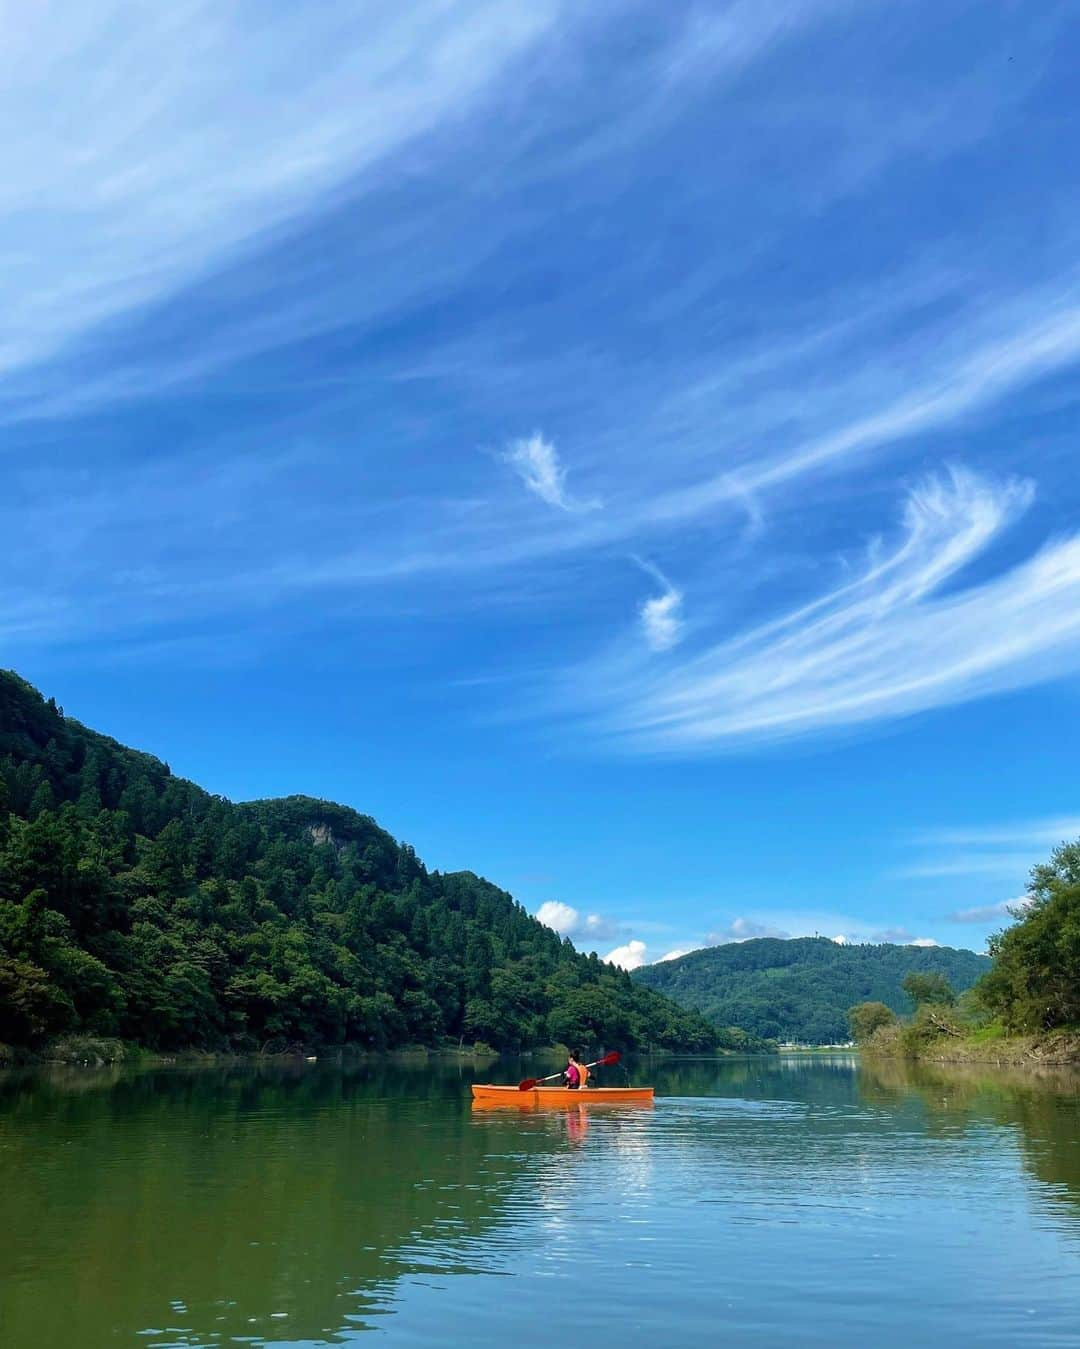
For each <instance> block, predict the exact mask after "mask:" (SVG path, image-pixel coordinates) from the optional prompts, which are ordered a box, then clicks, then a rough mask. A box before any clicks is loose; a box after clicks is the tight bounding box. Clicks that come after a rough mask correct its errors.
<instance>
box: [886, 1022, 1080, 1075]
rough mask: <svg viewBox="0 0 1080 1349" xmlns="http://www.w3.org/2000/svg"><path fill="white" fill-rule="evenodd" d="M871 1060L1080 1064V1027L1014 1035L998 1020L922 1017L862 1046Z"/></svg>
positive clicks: (1019, 1064) (1024, 1065) (890, 1028)
mask: <svg viewBox="0 0 1080 1349" xmlns="http://www.w3.org/2000/svg"><path fill="white" fill-rule="evenodd" d="M861 1049H862V1053H863V1055H864V1056H866V1057H867V1058H871V1059H907V1060H909V1061H912V1062H916V1063H973V1064H979V1063H986V1064H996V1065H999V1066H1002V1065H1004V1066H1009V1067H1016V1068H1021V1067H1037V1066H1039V1065H1043V1064H1046V1065H1052V1064H1053V1065H1075V1066H1077V1067H1080V1028H1077V1027H1061V1028H1059V1029H1056V1030H1052V1031H1043V1032H1041V1033H1039V1034H1036V1035H1008V1034H1006V1032H1005V1031H1004V1029H1003V1028H1002V1026H1001V1025H1000V1024H999V1023H997V1022H993V1023H991V1024H990V1025H988V1026H983V1027H981V1028H980V1029H978V1030H969V1029H966V1028H964V1027H962V1026H957V1025H956V1024H955V1023H954V1022H952V1021H951V1019H948V1018H945V1017H938V1018H937V1019H936V1021H935V1022H930V1021H929V1020H923V1021H919V1020H916V1021H915V1022H912V1023H910V1024H908V1025H903V1024H901V1023H899V1022H896V1023H894V1024H893V1025H889V1026H882V1027H881V1028H880V1030H877V1031H875V1032H874V1034H873V1035H872V1036H871V1037H870V1039H869V1040H867V1041H866V1043H865V1044H863V1045H862V1046H861Z"/></svg>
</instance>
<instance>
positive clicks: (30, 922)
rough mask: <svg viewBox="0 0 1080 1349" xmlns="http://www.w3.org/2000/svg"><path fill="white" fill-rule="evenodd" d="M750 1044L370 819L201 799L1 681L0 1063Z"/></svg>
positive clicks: (308, 802)
mask: <svg viewBox="0 0 1080 1349" xmlns="http://www.w3.org/2000/svg"><path fill="white" fill-rule="evenodd" d="M72 1037H81V1038H76V1039H72ZM750 1038H751V1037H744V1036H742V1035H741V1033H739V1032H731V1033H724V1032H722V1031H720V1030H718V1029H717V1028H716V1027H714V1026H712V1025H710V1024H709V1023H708V1022H707V1021H706V1020H705V1019H704V1018H702V1017H701V1016H699V1015H697V1014H696V1013H694V1012H692V1011H686V1010H684V1009H682V1008H680V1007H678V1006H676V1004H675V1003H673V1002H671V1001H670V1000H668V999H667V998H665V997H662V996H661V995H659V994H657V993H655V992H653V991H651V990H649V989H647V988H644V987H642V986H639V985H636V984H634V983H633V982H632V981H631V979H630V977H629V975H627V974H625V973H624V972H623V971H622V970H619V969H616V968H615V967H614V966H611V965H608V964H606V963H604V962H602V961H600V960H599V959H598V958H597V957H596V955H595V954H593V955H583V954H580V953H579V952H577V951H576V950H575V949H574V947H573V946H572V945H571V944H570V943H569V942H568V941H565V940H563V939H562V938H560V937H559V936H558V934H556V933H555V932H553V931H552V930H551V929H550V928H547V927H544V926H543V925H542V924H540V923H538V922H537V921H536V919H534V918H532V917H531V916H530V915H529V914H527V913H526V912H525V910H524V909H523V908H522V907H521V905H519V904H517V903H515V901H514V900H513V899H512V897H511V896H510V895H509V894H507V893H506V892H505V891H503V890H500V889H499V888H498V887H497V886H495V885H493V884H491V883H490V882H489V881H486V880H484V879H482V878H481V877H479V876H476V875H473V874H472V873H471V872H456V873H452V874H442V873H440V872H438V871H428V870H427V868H425V866H424V865H423V863H422V862H421V861H420V860H419V859H418V858H417V856H416V854H415V853H414V852H413V850H412V849H411V848H410V847H409V846H408V845H407V844H399V843H396V842H395V841H394V839H392V838H391V837H390V835H389V834H387V833H386V832H385V831H384V830H382V829H380V828H379V827H378V826H377V825H376V824H375V822H374V821H373V820H372V819H370V818H369V817H368V816H365V815H360V814H357V812H355V811H353V810H350V809H348V808H347V807H344V806H339V805H335V804H333V803H331V802H326V801H317V800H313V799H311V798H309V797H301V796H294V797H288V798H286V799H284V800H272V801H254V802H248V803H246V804H241V805H238V804H234V803H232V802H230V801H227V800H225V799H224V798H222V797H219V796H212V795H210V794H209V793H208V792H205V791H203V790H201V789H200V788H199V787H197V786H195V785H194V784H193V783H191V782H187V781H184V780H183V779H181V778H177V777H175V776H174V775H173V774H172V773H171V771H170V770H169V767H168V766H167V765H166V764H164V763H162V762H160V761H159V760H157V759H155V758H152V757H151V756H149V755H147V754H141V753H138V752H136V751H133V750H130V749H127V748H125V747H124V746H122V745H120V744H118V743H117V742H116V741H114V740H111V739H109V738H107V737H105V736H102V735H99V734H97V733H95V732H93V731H91V730H88V729H87V728H86V727H84V726H82V725H80V724H79V723H78V722H77V721H74V720H72V719H71V718H69V717H66V716H65V715H64V714H63V712H62V711H61V710H60V709H59V708H58V707H57V706H56V705H55V703H53V702H52V701H51V700H50V701H48V702H46V700H45V699H44V698H42V697H41V695H40V694H39V693H37V691H36V690H34V689H33V688H32V687H31V686H30V685H29V684H27V683H26V682H25V681H23V680H21V679H19V678H18V677H17V676H16V675H14V674H11V673H4V672H0V1045H6V1046H8V1048H7V1050H6V1051H2V1050H0V1061H2V1058H3V1057H4V1056H5V1054H6V1057H7V1059H8V1060H9V1061H10V1060H13V1059H15V1058H17V1057H20V1056H25V1055H27V1054H30V1053H36V1054H39V1055H40V1054H42V1053H44V1054H46V1055H48V1053H49V1051H50V1046H51V1047H52V1052H53V1053H55V1054H57V1055H59V1056H60V1057H67V1058H69V1059H71V1060H73V1061H80V1059H79V1056H80V1054H82V1055H84V1056H85V1058H86V1059H87V1060H88V1061H96V1060H98V1059H100V1060H102V1061H108V1060H110V1059H112V1058H114V1057H115V1056H116V1055H117V1054H119V1053H121V1052H125V1053H126V1052H128V1050H127V1048H126V1047H127V1046H130V1045H131V1044H133V1043H136V1044H139V1045H143V1046H148V1047H150V1048H152V1049H156V1050H161V1051H166V1052H172V1051H181V1050H205V1051H213V1052H227V1053H245V1054H246V1053H259V1052H273V1051H274V1050H275V1049H276V1050H285V1049H288V1048H290V1047H317V1046H321V1045H342V1044H355V1045H357V1046H360V1047H363V1048H365V1049H374V1050H384V1049H395V1048H399V1047H402V1046H405V1045H410V1044H418V1045H428V1046H438V1045H455V1046H469V1045H472V1044H473V1043H474V1042H477V1041H479V1042H483V1043H485V1044H486V1045H490V1046H492V1047H493V1048H495V1049H499V1050H503V1049H520V1048H524V1047H528V1046H532V1045H550V1044H553V1043H563V1044H587V1045H609V1046H610V1045H617V1046H619V1048H620V1049H649V1048H657V1049H668V1050H677V1051H684V1052H687V1051H688V1052H702V1051H712V1050H715V1049H717V1048H721V1049H722V1048H725V1047H731V1048H744V1047H745V1043H744V1042H749V1040H750ZM736 1042H738V1043H736ZM117 1045H120V1046H122V1047H124V1048H123V1049H122V1050H118V1049H117V1048H116V1046H117Z"/></svg>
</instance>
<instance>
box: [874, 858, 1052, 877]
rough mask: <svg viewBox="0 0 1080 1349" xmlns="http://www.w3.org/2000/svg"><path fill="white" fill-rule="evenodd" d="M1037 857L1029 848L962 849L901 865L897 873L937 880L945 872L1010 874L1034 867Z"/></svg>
mask: <svg viewBox="0 0 1080 1349" xmlns="http://www.w3.org/2000/svg"><path fill="white" fill-rule="evenodd" d="M1034 860H1035V859H1034V858H1033V856H1032V854H1031V853H1029V852H1016V853H994V852H990V853H980V852H974V853H958V854H953V855H950V856H948V857H939V858H933V859H931V860H929V861H926V862H913V863H912V864H911V865H910V866H905V867H900V868H898V869H897V872H896V875H898V876H905V877H908V878H909V879H911V880H934V879H937V878H939V877H945V876H1005V877H1009V876H1015V875H1016V874H1017V873H1020V872H1026V871H1030V870H1031V866H1032V863H1033V861H1034Z"/></svg>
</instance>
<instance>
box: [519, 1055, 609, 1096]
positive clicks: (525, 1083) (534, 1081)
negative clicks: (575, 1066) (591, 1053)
mask: <svg viewBox="0 0 1080 1349" xmlns="http://www.w3.org/2000/svg"><path fill="white" fill-rule="evenodd" d="M618 1061H619V1054H618V1051H617V1050H614V1049H613V1050H612V1051H611V1053H610V1054H605V1055H604V1057H603V1058H602V1059H596V1060H595V1062H593V1063H587V1064H586V1065H585V1067H586V1068H601V1067H606V1066H607V1065H608V1064H609V1063H618ZM562 1075H563V1070H562V1069H560V1070H559V1071H558V1072H557V1073H552V1074H551V1076H550V1077H526V1078H524V1079H523V1080H522V1081H521V1082H519V1083H518V1091H532V1089H533V1087H538V1086H539V1085H540V1083H541V1082H551V1081H553V1080H554V1079H555V1078H556V1077H562Z"/></svg>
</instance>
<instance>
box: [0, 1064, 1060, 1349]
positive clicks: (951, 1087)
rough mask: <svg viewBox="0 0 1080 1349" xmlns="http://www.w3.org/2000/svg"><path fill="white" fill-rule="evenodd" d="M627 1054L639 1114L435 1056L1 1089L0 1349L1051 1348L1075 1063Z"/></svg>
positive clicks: (18, 1079)
mask: <svg viewBox="0 0 1080 1349" xmlns="http://www.w3.org/2000/svg"><path fill="white" fill-rule="evenodd" d="M519 1071H520V1067H519V1065H517V1064H512V1063H501V1064H497V1065H495V1066H494V1067H488V1068H487V1069H486V1070H485V1074H484V1076H485V1077H487V1078H494V1079H496V1080H503V1081H511V1080H514V1078H515V1077H516V1076H517V1075H518V1074H519ZM534 1071H535V1070H534ZM633 1071H634V1075H635V1077H636V1078H637V1079H638V1080H641V1079H645V1080H650V1079H651V1080H652V1081H654V1082H655V1084H656V1087H657V1100H656V1103H655V1105H654V1106H652V1107H651V1108H650V1107H643V1108H642V1107H637V1108H634V1107H624V1108H620V1109H617V1110H607V1111H603V1110H601V1109H599V1108H595V1107H594V1108H593V1109H591V1110H590V1109H589V1108H588V1107H585V1106H580V1107H577V1108H572V1109H562V1110H552V1111H540V1112H519V1111H517V1110H513V1111H473V1110H471V1109H470V1106H469V1101H468V1081H469V1070H467V1069H461V1068H459V1067H457V1066H456V1065H455V1066H454V1067H452V1068H450V1067H445V1066H444V1067H441V1068H440V1067H435V1068H432V1067H431V1066H430V1065H424V1066H410V1065H408V1064H398V1065H396V1066H395V1065H391V1064H378V1065H372V1064H370V1063H367V1064H361V1065H359V1066H351V1067H350V1066H348V1065H345V1066H343V1065H341V1064H335V1063H322V1062H320V1063H316V1064H293V1065H285V1066H282V1065H267V1066H261V1065H260V1066H247V1067H236V1066H230V1067H228V1068H211V1069H207V1068H201V1069H186V1068H179V1067H176V1068H166V1069H160V1070H153V1071H142V1072H130V1071H128V1072H125V1071H98V1072H95V1071H89V1070H86V1071H77V1070H65V1071H58V1072H50V1073H39V1074H28V1075H14V1074H9V1075H7V1076H4V1077H0V1344H2V1345H3V1346H4V1349H96V1347H97V1346H99V1345H100V1346H105V1345H108V1346H124V1345H143V1346H166V1345H233V1344H237V1345H239V1344H254V1345H261V1344H274V1345H314V1344H350V1343H361V1344H367V1343H371V1342H373V1341H371V1339H370V1336H371V1334H372V1333H374V1334H375V1335H377V1336H383V1337H385V1338H387V1339H388V1341H389V1342H392V1343H394V1344H400V1345H403V1346H411V1345H457V1344H460V1345H469V1346H487V1345H506V1344H508V1343H510V1344H513V1345H514V1346H515V1349H526V1347H527V1346H531V1345H544V1346H551V1345H552V1344H553V1343H554V1344H556V1345H559V1346H561V1347H562V1349H567V1347H572V1346H576V1345H597V1346H602V1347H603V1349H609V1347H613V1346H618V1349H629V1347H630V1346H635V1345H649V1346H665V1347H666V1346H699V1345H700V1346H706V1345H707V1346H714V1345H724V1346H736V1347H738V1346H790V1345H818V1346H829V1349H844V1347H845V1346H856V1345H857V1346H859V1347H860V1349H867V1347H868V1346H871V1345H873V1346H883V1347H885V1349H889V1347H890V1346H903V1347H904V1349H912V1346H921V1345H937V1344H941V1345H947V1346H950V1349H952V1347H953V1346H966V1345H971V1346H980V1347H981V1349H986V1347H987V1346H999V1345H1000V1346H1009V1349H1016V1346H1023V1345H1039V1346H1054V1345H1069V1346H1076V1345H1077V1344H1080V1096H1078V1088H1080V1079H1078V1078H1076V1077H1068V1076H1064V1077H1060V1078H1056V1079H1055V1078H1049V1079H1047V1078H1011V1079H1010V1078H1003V1077H1000V1076H997V1075H995V1074H994V1073H993V1072H981V1073H974V1074H973V1073H971V1072H970V1071H965V1072H960V1071H947V1072H946V1071H936V1072H935V1071H928V1070H921V1071H912V1070H904V1069H902V1068H900V1067H898V1066H887V1067H884V1068H876V1069H875V1068H871V1067H869V1066H862V1067H860V1066H859V1064H858V1062H857V1061H856V1060H855V1059H854V1058H851V1057H837V1058H832V1059H828V1058H806V1059H795V1058H787V1057H785V1058H780V1059H775V1058H773V1059H767V1058H759V1059H745V1060H726V1061H721V1062H715V1061H696V1062H691V1061H685V1060H684V1061H671V1062H668V1063H666V1064H665V1063H653V1064H650V1065H648V1067H645V1066H642V1065H638V1066H637V1067H636V1068H635V1069H634V1070H633Z"/></svg>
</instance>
